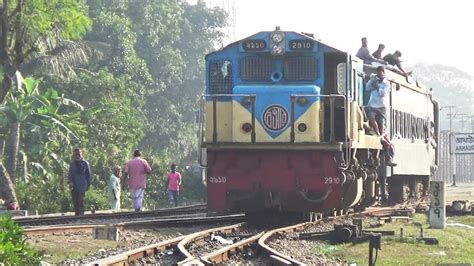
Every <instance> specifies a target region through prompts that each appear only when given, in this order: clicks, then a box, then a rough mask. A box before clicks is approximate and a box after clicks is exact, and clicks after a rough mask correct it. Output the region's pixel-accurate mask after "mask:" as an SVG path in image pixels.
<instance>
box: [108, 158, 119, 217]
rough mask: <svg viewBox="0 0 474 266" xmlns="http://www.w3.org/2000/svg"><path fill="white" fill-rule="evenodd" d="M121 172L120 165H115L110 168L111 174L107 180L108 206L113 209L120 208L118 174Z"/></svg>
mask: <svg viewBox="0 0 474 266" xmlns="http://www.w3.org/2000/svg"><path fill="white" fill-rule="evenodd" d="M121 174H122V167H120V165H115V166H114V167H113V168H112V175H110V178H109V180H108V182H107V188H108V195H109V200H110V208H111V209H113V210H120V175H121Z"/></svg>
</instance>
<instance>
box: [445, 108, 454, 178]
mask: <svg viewBox="0 0 474 266" xmlns="http://www.w3.org/2000/svg"><path fill="white" fill-rule="evenodd" d="M444 108H447V109H449V113H447V115H448V117H449V140H450V141H452V140H453V138H452V136H453V135H454V132H453V118H454V117H455V116H456V113H453V109H454V108H456V106H453V105H449V106H443V107H442V108H441V109H444ZM450 146H451V145H450ZM451 165H452V168H453V183H452V184H451V186H452V187H455V186H456V154H455V153H454V152H453V151H451Z"/></svg>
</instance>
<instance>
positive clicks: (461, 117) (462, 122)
mask: <svg viewBox="0 0 474 266" xmlns="http://www.w3.org/2000/svg"><path fill="white" fill-rule="evenodd" d="M467 115H468V114H458V116H459V117H460V118H459V119H460V120H461V132H464V123H465V122H467V119H465V118H466V117H467Z"/></svg>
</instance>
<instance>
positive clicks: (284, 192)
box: [200, 28, 438, 213]
mask: <svg viewBox="0 0 474 266" xmlns="http://www.w3.org/2000/svg"><path fill="white" fill-rule="evenodd" d="M370 72H374V70H373V69H372V68H370V67H368V66H366V68H365V69H364V65H363V64H362V63H361V62H360V60H359V59H357V58H355V57H352V56H351V55H350V54H348V53H346V52H343V51H341V50H338V49H336V48H334V47H331V46H329V45H326V44H324V43H323V42H321V41H319V40H317V39H315V38H313V37H312V36H310V35H309V34H302V33H297V32H291V31H281V30H279V29H278V28H277V29H276V30H275V31H271V32H259V33H257V34H255V35H252V36H250V37H248V38H245V39H243V40H240V41H237V42H234V43H232V44H229V45H228V46H226V47H224V48H223V49H221V50H219V51H216V52H213V53H210V54H208V55H207V56H206V94H205V95H204V96H203V101H202V106H201V110H202V112H201V116H200V133H201V134H200V143H201V147H202V148H203V152H202V156H201V157H202V158H201V163H202V165H204V166H205V167H206V168H207V171H206V182H207V190H208V207H209V208H210V210H213V211H216V212H217V213H236V212H247V213H252V212H260V211H263V210H278V211H282V212H298V213H300V212H303V213H307V212H325V211H329V210H344V209H348V208H350V207H362V208H363V207H366V206H369V205H371V204H373V203H374V202H375V201H377V200H378V199H384V198H387V197H388V196H389V194H390V193H392V194H396V195H390V198H392V199H394V200H397V201H399V200H402V199H403V197H402V194H403V192H405V191H408V189H412V190H411V192H412V193H413V194H415V193H416V192H417V188H418V187H420V186H424V188H423V189H424V190H426V187H427V182H426V181H428V180H429V178H430V176H431V174H432V171H433V169H435V168H436V167H435V165H436V147H435V145H432V144H430V143H433V141H429V138H430V137H433V138H436V132H437V130H438V128H437V110H438V106H437V104H436V102H435V101H433V100H432V96H431V91H430V90H428V89H427V88H425V87H422V86H419V85H418V84H417V83H415V82H410V81H409V80H408V79H407V78H405V77H402V76H400V75H398V74H396V73H392V72H390V71H386V72H387V78H388V79H389V80H390V82H391V86H392V92H391V103H392V106H391V107H392V108H391V110H390V112H389V114H390V116H389V119H388V121H387V125H386V127H387V131H388V132H389V134H390V136H391V137H392V139H393V143H394V144H395V147H396V150H397V153H396V156H395V160H397V162H398V165H397V167H387V166H386V165H385V163H384V159H383V156H382V154H383V147H382V145H381V139H380V137H379V136H372V135H369V134H367V133H366V131H365V129H364V125H365V124H366V123H367V121H366V116H365V113H364V86H365V82H364V77H365V76H366V75H367V74H369V73H370ZM433 132H434V133H433ZM414 156H416V160H415V161H411V160H412V159H413V157H414ZM415 162H419V163H415Z"/></svg>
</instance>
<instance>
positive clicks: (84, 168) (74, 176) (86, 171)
mask: <svg viewBox="0 0 474 266" xmlns="http://www.w3.org/2000/svg"><path fill="white" fill-rule="evenodd" d="M73 157H74V160H72V162H71V163H70V164H69V174H68V176H67V181H68V184H69V187H70V188H71V196H72V203H73V205H74V212H75V214H76V216H79V215H84V197H85V195H86V191H87V190H88V189H89V186H90V185H91V183H92V174H91V169H90V166H89V162H87V161H86V160H84V158H82V152H81V149H79V148H75V149H74V152H73Z"/></svg>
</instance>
